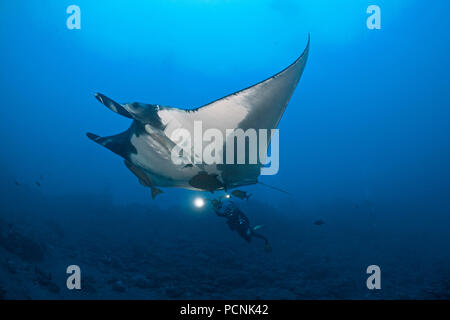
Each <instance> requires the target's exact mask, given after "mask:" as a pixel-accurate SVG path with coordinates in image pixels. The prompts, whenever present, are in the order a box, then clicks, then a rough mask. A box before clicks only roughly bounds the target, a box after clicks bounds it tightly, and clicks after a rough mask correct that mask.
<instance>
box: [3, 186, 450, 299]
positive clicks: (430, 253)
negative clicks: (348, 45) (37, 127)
mask: <svg viewBox="0 0 450 320" xmlns="http://www.w3.org/2000/svg"><path fill="white" fill-rule="evenodd" d="M8 183H9V185H10V189H9V191H8V192H12V193H13V196H10V195H7V194H5V192H3V196H2V197H1V215H0V298H3V299H55V298H58V299H80V298H81V299H449V298H450V268H449V267H450V258H449V257H450V254H449V250H448V246H447V245H446V244H445V243H444V244H443V243H442V241H441V239H442V237H441V236H440V235H441V234H444V232H443V229H442V230H441V229H439V228H438V230H437V231H436V232H425V231H423V229H421V226H420V225H417V224H415V225H414V226H410V227H408V224H407V222H405V221H404V220H403V219H400V218H395V214H394V213H395V208H394V207H393V206H389V205H387V204H385V205H384V207H383V205H379V206H378V207H377V209H376V210H374V209H373V207H372V206H373V205H372V204H369V203H361V204H355V203H354V202H352V201H343V200H339V201H337V200H336V201H329V202H328V203H325V204H321V205H320V206H319V205H317V207H315V208H314V207H311V208H303V209H299V208H297V209H294V208H293V207H292V206H290V205H286V206H285V208H284V209H283V208H275V207H274V206H273V205H269V204H268V203H266V202H260V201H258V199H257V196H254V197H253V199H252V198H251V200H250V201H249V202H248V203H243V204H242V205H244V206H245V208H246V210H247V213H248V215H249V217H250V219H251V221H252V222H253V223H254V224H265V225H267V227H266V228H264V229H262V230H261V232H264V233H265V234H266V235H267V236H268V237H269V238H270V239H271V243H272V247H273V251H272V252H271V253H265V252H264V250H263V244H262V243H261V242H260V241H257V239H255V241H253V242H252V243H251V244H247V243H246V242H244V241H243V240H242V239H240V238H239V237H238V236H237V234H235V233H232V232H231V231H230V230H229V229H228V227H227V226H226V224H225V223H224V221H223V220H222V219H220V218H218V217H216V216H214V214H213V213H212V212H210V211H205V212H202V213H197V214H192V212H186V210H184V209H183V208H182V207H176V206H173V207H170V208H161V207H159V206H158V202H157V201H156V202H150V201H149V204H148V205H127V206H124V205H114V204H113V201H111V199H109V198H108V197H105V196H98V195H82V194H78V195H70V196H67V197H58V198H54V197H53V198H50V197H48V196H45V195H43V194H42V193H41V192H40V191H39V190H38V188H33V187H30V186H14V182H13V181H11V182H8ZM11 190H12V191H11ZM13 198H14V199H22V200H21V201H17V200H14V201H12V200H11V199H13ZM289 211H291V212H289ZM383 217H384V218H383ZM316 219H322V220H323V221H324V222H325V224H324V225H321V226H318V225H316V224H314V221H315V220H316ZM430 225H432V224H430ZM423 228H424V229H426V226H423ZM439 230H440V231H439ZM441 231H442V232H441ZM440 232H441V233H440ZM446 249H447V250H446ZM72 264H76V265H79V266H80V268H81V273H82V277H81V278H82V289H81V290H79V291H78V290H72V291H71V290H68V289H67V288H66V279H67V276H68V275H67V274H66V268H67V266H69V265H72ZM371 264H377V265H379V266H380V267H381V271H382V280H381V286H382V288H381V290H368V289H367V287H366V278H367V274H366V268H367V266H369V265H371Z"/></svg>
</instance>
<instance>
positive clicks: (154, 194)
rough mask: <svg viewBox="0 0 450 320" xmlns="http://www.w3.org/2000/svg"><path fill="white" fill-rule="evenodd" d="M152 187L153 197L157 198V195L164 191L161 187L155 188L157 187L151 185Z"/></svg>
mask: <svg viewBox="0 0 450 320" xmlns="http://www.w3.org/2000/svg"><path fill="white" fill-rule="evenodd" d="M151 189H152V199H155V197H156V196H157V195H158V194H160V193H163V192H164V191H162V190H161V189H158V188H155V187H151Z"/></svg>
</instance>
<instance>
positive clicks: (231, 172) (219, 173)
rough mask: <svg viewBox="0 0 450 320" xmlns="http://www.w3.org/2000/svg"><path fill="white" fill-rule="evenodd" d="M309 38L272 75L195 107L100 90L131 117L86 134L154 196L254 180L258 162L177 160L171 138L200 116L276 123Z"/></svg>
mask: <svg viewBox="0 0 450 320" xmlns="http://www.w3.org/2000/svg"><path fill="white" fill-rule="evenodd" d="M309 42H310V41H309V37H308V43H307V46H306V48H305V50H304V51H303V53H302V54H301V55H300V57H299V58H298V59H297V60H295V61H294V62H293V63H292V64H291V65H289V66H288V67H287V68H285V69H284V70H282V71H280V72H278V73H277V74H275V75H274V76H272V77H270V78H268V79H266V80H264V81H261V82H259V83H257V84H255V85H253V86H250V87H248V88H246V89H243V90H240V91H237V92H235V93H232V94H230V95H227V96H225V97H223V98H221V99H218V100H215V101H213V102H211V103H209V104H206V105H204V106H202V107H199V108H196V109H190V110H188V109H179V108H174V107H167V106H161V105H158V104H144V103H140V102H132V103H124V104H120V103H117V102H115V101H113V100H112V99H110V98H108V97H106V96H105V95H103V94H101V93H96V94H95V97H96V98H97V100H98V101H100V102H101V103H102V104H104V105H105V106H106V107H108V108H109V109H110V110H112V111H114V112H115V113H117V114H119V115H121V116H123V117H126V118H129V119H131V120H132V123H131V126H130V127H129V128H128V129H127V130H126V131H124V132H122V133H120V134H117V135H113V136H107V137H100V136H98V135H96V134H93V133H87V136H88V137H89V138H90V139H91V140H93V141H95V142H96V143H98V144H100V145H102V146H104V147H106V148H108V149H109V150H111V151H112V152H114V153H115V154H117V155H119V156H120V157H122V158H123V159H124V163H125V166H126V167H127V168H128V169H129V170H130V171H131V172H132V173H133V174H134V175H135V176H136V177H137V178H138V179H139V182H140V183H141V184H142V185H143V186H145V187H149V188H150V189H151V194H152V198H155V196H156V195H158V194H159V193H161V192H162V191H161V189H159V188H158V187H178V188H185V189H190V190H200V191H210V192H214V191H216V190H228V189H232V188H236V187H240V186H245V185H251V184H256V183H258V177H259V176H260V174H261V167H262V165H261V164H259V163H257V164H195V163H192V164H187V165H179V164H175V163H174V162H173V161H172V160H171V150H172V149H173V148H174V147H175V146H176V144H177V143H176V141H173V140H172V139H171V137H172V133H173V132H174V130H176V129H178V128H180V127H182V128H186V129H187V130H188V131H190V132H192V131H193V130H194V129H193V128H194V122H196V121H201V123H202V126H203V129H208V128H216V129H218V130H220V131H221V132H225V130H227V129H242V130H247V129H250V128H253V129H255V130H259V129H274V128H276V127H277V126H278V123H279V121H280V119H281V117H282V115H283V112H284V110H285V109H286V106H287V105H288V102H289V100H290V98H291V96H292V94H293V92H294V90H295V88H296V86H297V83H298V81H299V80H300V77H301V75H302V73H303V70H304V68H305V65H306V61H307V58H308V51H309ZM258 132H259V131H258ZM268 140H269V142H270V136H269V137H268ZM265 151H267V150H265Z"/></svg>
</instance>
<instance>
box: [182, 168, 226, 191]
mask: <svg viewBox="0 0 450 320" xmlns="http://www.w3.org/2000/svg"><path fill="white" fill-rule="evenodd" d="M217 176H218V175H217V174H208V173H207V172H206V171H200V172H199V173H198V174H196V175H195V176H193V177H192V178H191V180H189V184H190V185H191V186H193V187H194V188H197V189H201V190H207V191H209V192H211V193H214V191H215V190H217V189H222V188H224V185H223V183H222V182H220V181H219V180H218V179H217Z"/></svg>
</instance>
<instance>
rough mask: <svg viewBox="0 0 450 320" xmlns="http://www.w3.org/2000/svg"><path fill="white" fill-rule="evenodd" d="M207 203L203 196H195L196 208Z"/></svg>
mask: <svg viewBox="0 0 450 320" xmlns="http://www.w3.org/2000/svg"><path fill="white" fill-rule="evenodd" d="M204 205H205V200H204V199H203V198H200V197H198V198H195V199H194V206H195V207H196V208H202V207H203V206H204Z"/></svg>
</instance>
